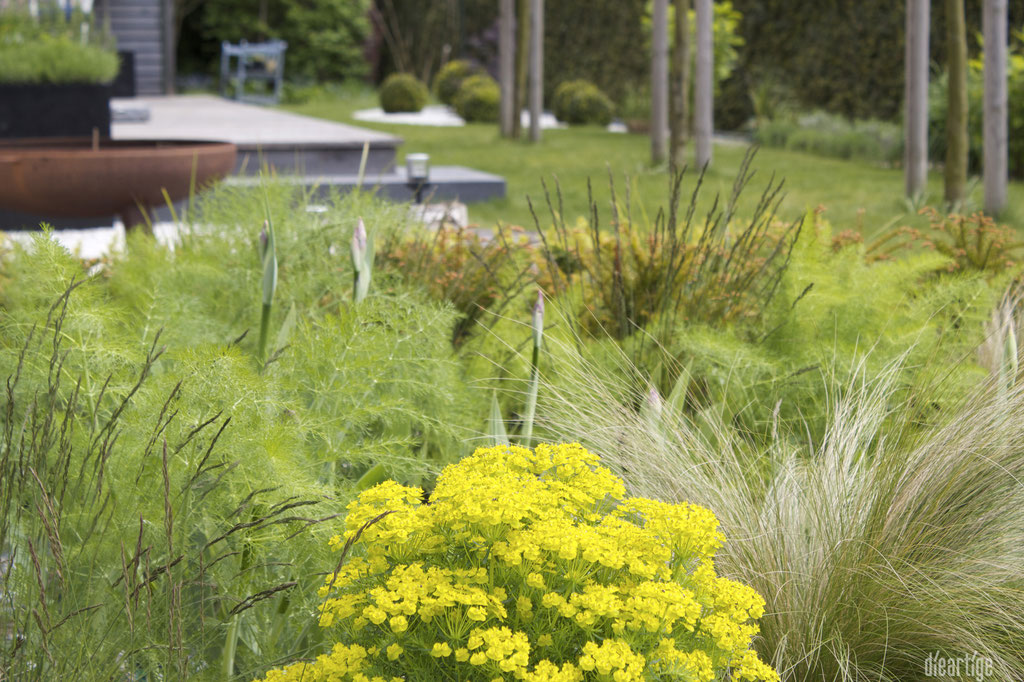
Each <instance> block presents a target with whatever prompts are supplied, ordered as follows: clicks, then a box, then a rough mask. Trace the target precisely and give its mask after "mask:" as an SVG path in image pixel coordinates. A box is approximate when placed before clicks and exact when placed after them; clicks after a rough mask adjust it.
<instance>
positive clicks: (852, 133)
mask: <svg viewBox="0 0 1024 682" xmlns="http://www.w3.org/2000/svg"><path fill="white" fill-rule="evenodd" d="M754 139H755V140H756V141H757V142H759V143H760V144H763V145H766V146H771V147H785V148H786V149H792V150H795V151H802V152H809V153H811V154H818V155H820V156H830V157H834V158H839V159H867V160H871V161H879V162H885V163H896V162H898V161H899V160H900V158H901V156H902V154H903V131H902V129H901V127H900V126H899V124H896V123H891V122H888V121H879V120H868V121H849V120H848V119H846V118H844V117H842V116H838V115H836V114H830V113H828V112H825V111H816V112H812V113H809V114H803V115H801V116H799V117H794V118H790V117H783V118H780V119H778V120H768V121H763V122H762V123H761V124H759V125H758V127H757V129H756V130H755V131H754Z"/></svg>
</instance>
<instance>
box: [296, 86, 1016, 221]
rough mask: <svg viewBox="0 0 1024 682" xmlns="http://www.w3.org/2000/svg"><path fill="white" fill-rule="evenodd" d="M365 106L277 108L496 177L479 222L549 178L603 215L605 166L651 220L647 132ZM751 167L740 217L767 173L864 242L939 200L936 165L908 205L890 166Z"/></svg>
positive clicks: (731, 148)
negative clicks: (450, 118)
mask: <svg viewBox="0 0 1024 682" xmlns="http://www.w3.org/2000/svg"><path fill="white" fill-rule="evenodd" d="M374 106H377V99H376V95H375V93H374V92H372V91H371V90H369V89H365V88H358V89H356V88H346V89H344V90H341V91H332V92H329V93H321V94H319V95H318V96H317V97H315V98H313V99H311V100H310V101H308V102H306V103H303V104H292V105H288V106H286V107H285V108H286V109H287V110H289V111H292V112H295V113H299V114H305V115H307V116H315V117H318V118H325V119H330V120H335V121H341V122H343V123H348V124H352V125H358V126H362V127H366V128H371V129H373V130H380V131H384V132H388V133H391V134H394V135H398V136H400V137H402V138H403V140H404V141H405V143H404V144H403V145H402V147H401V148H400V150H399V162H401V160H402V158H403V155H404V154H405V153H408V152H426V153H428V154H430V157H431V163H433V164H435V165H461V166H469V167H472V168H477V169H479V170H483V171H487V172H489V173H496V174H498V175H501V176H503V177H504V178H505V179H506V182H507V183H508V194H507V196H506V197H505V198H504V199H501V200H493V201H488V202H482V203H476V204H473V205H472V206H471V207H470V219H471V220H472V221H473V222H476V223H479V224H481V225H491V224H494V223H497V222H499V221H500V222H502V223H505V224H516V225H523V226H527V227H532V226H533V218H532V217H531V215H530V210H529V205H528V203H527V197H529V198H530V199H532V200H533V203H534V206H539V207H542V208H543V209H544V211H543V213H542V214H541V218H542V219H546V218H548V215H549V214H548V213H547V209H546V206H545V204H544V190H543V187H542V185H541V181H542V180H543V181H545V182H547V184H548V186H549V187H553V186H554V184H555V181H556V180H557V183H558V185H559V186H560V187H561V192H562V197H563V201H564V206H565V213H566V215H567V216H569V217H571V216H577V215H583V214H585V213H586V211H587V206H588V200H587V182H588V180H590V181H591V184H592V187H593V191H594V197H595V199H596V200H597V201H598V202H599V203H598V205H599V207H601V208H602V210H603V211H604V213H603V214H602V217H606V216H607V215H608V212H607V210H606V207H607V206H608V199H609V196H610V192H609V189H608V187H609V170H610V171H611V173H612V176H613V177H614V178H615V184H616V192H617V195H618V196H619V198H620V200H621V199H622V198H624V196H625V193H626V188H627V184H628V187H629V189H630V195H631V197H632V198H633V199H634V202H635V204H634V205H635V206H636V207H637V208H638V209H642V210H646V211H647V212H648V213H649V214H650V215H651V216H652V217H653V214H654V212H656V211H657V209H658V207H661V206H663V205H664V204H665V203H666V202H667V198H668V173H667V168H666V167H664V166H662V167H652V166H651V165H650V141H649V138H648V137H646V136H642V135H630V134H617V133H609V132H607V131H605V130H604V129H601V128H597V127H577V128H571V129H561V130H546V131H544V135H543V140H542V142H541V143H540V144H536V145H535V144H530V143H528V142H524V141H516V140H507V139H503V138H502V137H500V136H499V134H498V129H497V126H495V125H488V124H470V125H467V126H465V127H461V128H439V127H427V126H412V125H383V124H374V123H367V122H364V121H356V120H355V119H353V118H352V114H353V113H354V112H356V111H358V110H360V109H367V108H371V107H374ZM746 149H747V145H745V144H743V143H742V142H740V141H736V142H734V141H729V142H724V141H723V142H719V143H718V144H716V145H715V149H714V159H713V165H712V166H711V168H710V169H709V170H708V173H707V176H706V178H705V184H706V186H707V188H708V189H709V190H711V191H706V192H704V193H703V197H702V202H701V205H702V206H710V202H711V201H712V199H713V197H714V194H715V191H718V192H721V193H722V194H723V195H728V193H729V192H730V190H731V187H732V183H733V180H734V178H735V177H736V172H737V170H738V168H739V166H740V163H741V162H742V160H743V156H744V154H745V152H746ZM753 168H754V169H755V170H756V171H757V174H756V175H755V177H754V178H753V180H752V182H751V185H750V186H749V188H748V189H747V191H745V192H744V193H743V196H742V197H741V199H740V202H739V211H738V212H739V214H740V215H741V216H742V215H745V214H748V213H750V212H751V211H752V210H753V207H754V205H755V204H756V202H757V201H758V199H759V198H760V194H761V190H762V189H763V188H764V186H765V185H766V184H767V181H768V178H769V177H770V176H771V175H772V174H773V173H774V174H775V175H776V177H781V178H784V179H785V187H784V191H785V193H786V197H785V199H784V201H783V203H782V207H781V213H782V217H785V218H795V217H797V216H799V215H801V214H802V213H803V212H804V211H805V210H806V209H807V208H815V207H818V206H823V207H824V208H825V209H826V216H827V217H828V218H829V219H830V221H831V222H832V223H833V224H834V225H836V226H837V227H838V228H839V229H858V230H860V231H861V232H862V233H864V235H865V236H866V237H867V238H869V239H870V237H871V236H873V235H875V234H876V233H878V232H880V231H882V230H883V229H884V228H886V227H889V226H893V225H895V224H902V223H908V224H915V225H920V226H923V225H925V224H926V221H924V220H923V219H922V218H921V217H919V216H917V215H916V210H917V209H918V208H920V207H921V206H923V205H925V204H927V203H931V204H934V205H937V204H940V203H941V200H942V177H941V173H938V172H934V173H932V176H931V177H930V178H929V184H928V196H927V197H926V200H925V201H924V202H923V203H919V204H917V205H911V204H910V203H909V202H908V201H906V199H905V198H904V196H903V173H902V170H900V169H899V168H882V167H880V166H878V165H875V164H872V163H871V162H867V161H844V160H837V159H825V158H821V157H817V156H813V155H810V154H804V153H801V152H794V151H787V150H781V149H761V150H759V151H758V153H757V157H756V158H755V160H754V163H753ZM627 178H628V183H627ZM692 187H693V184H692V182H691V181H688V182H687V183H686V184H685V185H684V192H688V191H690V189H691V188H692ZM981 201H982V188H981V185H980V182H975V183H974V184H973V185H972V194H971V200H970V201H969V202H968V205H967V206H966V207H965V208H966V209H967V210H968V211H974V210H978V208H979V207H980V205H981ZM634 215H637V213H636V212H635V213H634ZM1001 219H1002V220H1004V221H1006V222H1007V223H1008V224H1010V225H1012V226H1013V227H1014V228H1016V229H1018V230H1020V229H1024V183H1020V182H1016V183H1012V184H1011V187H1010V200H1009V208H1008V210H1007V211H1006V212H1005V214H1004V215H1003V216H1001Z"/></svg>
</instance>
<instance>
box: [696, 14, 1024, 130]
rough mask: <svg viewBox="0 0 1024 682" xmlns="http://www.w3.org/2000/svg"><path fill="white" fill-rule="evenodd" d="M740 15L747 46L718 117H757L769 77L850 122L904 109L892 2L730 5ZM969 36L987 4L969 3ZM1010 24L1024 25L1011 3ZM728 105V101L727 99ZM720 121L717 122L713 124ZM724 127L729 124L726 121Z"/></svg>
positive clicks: (936, 18)
mask: <svg viewBox="0 0 1024 682" xmlns="http://www.w3.org/2000/svg"><path fill="white" fill-rule="evenodd" d="M733 5H734V6H735V7H736V9H737V10H739V11H740V13H741V14H742V15H743V18H742V20H741V22H740V34H741V35H742V37H743V39H744V41H745V46H744V47H743V49H742V50H740V59H739V63H738V65H737V70H736V73H735V74H734V76H733V78H732V79H731V80H732V82H730V83H728V84H726V86H725V87H723V93H722V94H723V99H722V101H721V102H716V110H720V111H723V112H728V113H729V117H728V118H729V121H728V122H730V123H732V124H734V125H741V124H742V123H744V122H745V121H746V119H748V118H749V117H750V116H751V115H752V113H753V111H752V108H751V104H750V100H749V94H748V93H749V92H750V89H751V88H753V87H755V86H756V85H757V84H758V83H759V82H761V81H762V80H763V79H764V78H765V77H775V78H778V79H780V80H783V81H785V82H788V83H790V84H791V85H792V87H793V95H794V97H795V98H796V101H797V103H798V104H800V105H801V106H804V107H821V108H824V109H826V110H828V111H831V112H835V113H839V114H844V115H846V116H848V117H851V118H863V119H867V118H881V119H886V120H893V119H895V118H897V117H898V116H899V112H900V110H901V108H902V106H903V68H902V65H903V59H904V54H903V53H904V31H905V26H904V24H905V21H906V13H905V7H904V3H894V2H888V1H887V0H864V1H863V2H857V3H848V2H828V3H821V2H817V1H816V0H733ZM964 5H965V17H966V20H967V34H968V35H969V36H970V35H975V34H976V33H978V32H979V31H980V30H981V6H982V0H965V2H964ZM1009 12H1010V25H1011V26H1019V25H1021V23H1024V3H1010V9H1009ZM929 45H930V46H931V59H932V61H933V62H934V63H939V64H942V63H943V62H944V59H945V51H946V18H945V11H944V8H943V3H933V4H932V25H931V39H930V41H929ZM726 97H727V98H728V99H727V100H726V99H724V98H726ZM719 122H720V120H719V119H716V124H718V123H719ZM721 122H723V123H724V122H726V120H725V119H721Z"/></svg>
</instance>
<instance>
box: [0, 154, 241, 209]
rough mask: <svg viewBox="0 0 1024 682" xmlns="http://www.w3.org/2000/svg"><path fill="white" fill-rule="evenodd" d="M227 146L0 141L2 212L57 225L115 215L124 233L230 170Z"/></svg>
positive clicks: (232, 161)
mask: <svg viewBox="0 0 1024 682" xmlns="http://www.w3.org/2000/svg"><path fill="white" fill-rule="evenodd" d="M236 154H237V149H236V147H235V145H233V144H230V143H227V142H183V141H156V140H153V141H149V140H145V141H143V140H131V141H129V140H108V139H103V140H100V141H99V144H98V146H97V147H96V148H94V147H93V140H91V139H88V138H35V139H20V140H0V208H6V209H11V210H15V211H21V212H23V213H32V214H37V215H44V216H54V217H59V218H98V217H104V216H110V215H113V214H117V215H120V216H121V220H123V221H124V224H125V226H128V227H131V226H134V225H138V224H140V223H142V222H143V211H148V210H150V209H152V208H154V207H158V206H163V205H165V204H166V199H165V198H164V194H163V192H164V191H165V190H166V192H167V195H168V196H169V197H170V198H171V200H172V201H177V200H179V199H184V198H186V197H188V195H189V192H190V191H191V189H192V182H193V174H194V177H195V189H196V190H198V189H201V188H203V187H204V186H206V185H209V184H210V183H212V182H213V181H215V180H218V179H220V178H222V177H224V176H226V175H227V174H228V173H230V172H231V171H232V170H233V169H234V167H235V155H236Z"/></svg>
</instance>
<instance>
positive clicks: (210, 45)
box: [178, 0, 371, 81]
mask: <svg viewBox="0 0 1024 682" xmlns="http://www.w3.org/2000/svg"><path fill="white" fill-rule="evenodd" d="M370 5H371V1H370V0H266V1H265V2H252V0H217V2H205V3H202V4H200V5H199V7H198V9H196V10H195V11H194V12H192V13H190V14H189V15H187V16H186V17H185V20H184V23H183V25H182V28H181V38H180V41H179V44H178V64H179V67H178V70H179V71H180V72H181V73H188V72H190V71H199V72H206V73H209V74H212V75H216V74H217V73H218V69H219V63H220V43H221V41H222V40H228V41H231V42H233V43H237V42H239V41H241V40H248V41H250V42H255V41H261V40H269V39H271V38H280V39H282V40H286V41H288V52H287V55H286V58H285V77H286V78H288V79H289V80H293V79H299V80H314V81H341V80H344V79H346V78H361V77H364V76H366V75H367V73H368V68H367V62H366V58H365V56H364V53H363V48H364V45H365V44H366V42H367V38H368V37H369V36H370V19H369V11H370Z"/></svg>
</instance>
